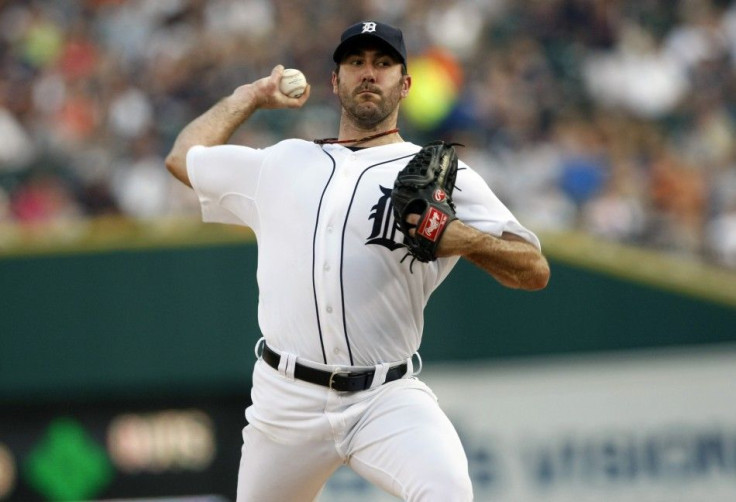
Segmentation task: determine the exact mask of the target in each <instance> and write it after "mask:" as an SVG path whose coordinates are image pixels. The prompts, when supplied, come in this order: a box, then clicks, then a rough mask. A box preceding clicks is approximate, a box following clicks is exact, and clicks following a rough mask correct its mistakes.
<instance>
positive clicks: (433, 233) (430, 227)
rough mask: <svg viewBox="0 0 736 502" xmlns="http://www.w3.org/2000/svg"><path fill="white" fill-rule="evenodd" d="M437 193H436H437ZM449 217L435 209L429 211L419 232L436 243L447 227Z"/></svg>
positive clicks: (431, 208)
mask: <svg viewBox="0 0 736 502" xmlns="http://www.w3.org/2000/svg"><path fill="white" fill-rule="evenodd" d="M435 193H436V192H435ZM447 219H448V217H447V215H446V214H445V213H443V212H442V211H439V210H437V209H435V208H433V207H430V208H429V210H428V211H427V215H426V216H425V218H424V221H422V223H421V224H420V225H419V228H418V229H417V232H418V233H419V234H421V235H423V236H424V237H425V238H427V239H428V240H430V241H432V242H435V241H436V240H437V238H438V237H439V236H440V234H441V233H442V229H443V228H445V225H447Z"/></svg>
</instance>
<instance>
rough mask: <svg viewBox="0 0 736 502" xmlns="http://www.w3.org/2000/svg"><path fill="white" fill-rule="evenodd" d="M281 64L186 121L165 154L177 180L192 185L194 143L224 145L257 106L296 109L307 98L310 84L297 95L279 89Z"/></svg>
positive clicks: (282, 69) (259, 107)
mask: <svg viewBox="0 0 736 502" xmlns="http://www.w3.org/2000/svg"><path fill="white" fill-rule="evenodd" d="M283 72H284V67H283V66H281V65H278V66H276V67H275V68H274V69H273V70H272V71H271V75H269V76H268V77H264V78H261V79H260V80H256V81H255V82H253V83H251V84H245V85H241V86H240V87H238V88H237V89H235V91H233V93H232V94H231V95H229V96H227V97H226V98H224V99H222V100H220V101H219V102H218V103H217V104H215V105H214V106H213V107H212V108H210V109H209V110H207V111H206V112H204V113H203V114H202V115H200V116H199V117H197V118H196V119H194V120H193V121H192V122H190V123H189V124H188V125H187V126H186V127H185V128H184V129H182V131H181V132H180V133H179V135H178V136H177V138H176V141H175V142H174V146H173V147H172V148H171V152H169V154H168V156H167V157H166V168H167V169H168V170H169V172H171V174H173V175H174V177H176V178H177V179H178V180H179V181H181V182H182V183H184V184H185V185H188V186H190V187H191V186H192V184H191V183H190V181H189V175H188V174H187V166H186V156H187V152H188V151H189V149H190V148H191V147H193V146H195V145H204V146H214V145H223V144H225V143H226V142H227V141H228V140H229V139H230V137H231V136H232V135H233V133H234V132H235V131H236V130H237V128H238V127H240V125H241V124H242V123H243V122H245V121H246V120H248V119H249V118H250V116H251V115H253V113H254V112H255V111H256V110H258V109H278V108H300V107H302V106H303V105H304V103H306V102H307V99H309V92H310V87H309V86H307V88H306V90H305V91H304V94H302V95H301V96H300V97H298V98H290V97H288V96H286V95H285V94H283V93H282V92H281V91H280V89H279V82H280V80H281V75H282V74H283Z"/></svg>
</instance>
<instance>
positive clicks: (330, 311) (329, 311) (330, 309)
mask: <svg viewBox="0 0 736 502" xmlns="http://www.w3.org/2000/svg"><path fill="white" fill-rule="evenodd" d="M325 310H326V311H327V313H328V314H332V307H330V306H329V305H328V306H327V308H326V309H325Z"/></svg>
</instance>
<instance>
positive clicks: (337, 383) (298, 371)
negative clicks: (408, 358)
mask: <svg viewBox="0 0 736 502" xmlns="http://www.w3.org/2000/svg"><path fill="white" fill-rule="evenodd" d="M261 356H262V357H263V360H264V361H266V363H267V364H268V365H269V366H271V367H272V368H274V369H279V362H280V361H281V356H280V355H279V354H277V353H276V352H274V351H273V350H271V349H270V348H269V347H268V345H266V344H265V343H264V344H263V354H262V355H261ZM406 370H407V364H406V363H402V364H399V365H398V366H394V367H393V368H390V369H389V370H388V373H386V381H385V382H384V383H388V382H393V381H394V380H398V379H399V378H401V377H403V376H404V375H405V374H406ZM375 373H376V372H375V370H366V371H360V372H351V371H334V372H329V371H323V370H318V369H315V368H310V367H309V366H304V365H303V364H299V363H296V365H295V366H294V378H298V379H299V380H304V381H305V382H309V383H314V384H317V385H322V386H324V387H329V388H330V389H332V390H337V391H341V392H356V391H359V390H366V389H369V388H370V387H371V383H373V375H375Z"/></svg>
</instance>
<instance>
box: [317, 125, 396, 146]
mask: <svg viewBox="0 0 736 502" xmlns="http://www.w3.org/2000/svg"><path fill="white" fill-rule="evenodd" d="M395 132H399V128H398V127H397V128H396V129H389V130H388V131H383V132H379V133H378V134H374V135H372V136H366V137H365V138H360V139H337V138H325V139H315V140H314V142H315V143H317V144H318V145H324V144H330V145H333V144H341V143H363V142H365V141H369V140H371V139H376V138H380V137H381V136H388V135H389V134H393V133H395Z"/></svg>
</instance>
